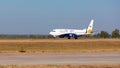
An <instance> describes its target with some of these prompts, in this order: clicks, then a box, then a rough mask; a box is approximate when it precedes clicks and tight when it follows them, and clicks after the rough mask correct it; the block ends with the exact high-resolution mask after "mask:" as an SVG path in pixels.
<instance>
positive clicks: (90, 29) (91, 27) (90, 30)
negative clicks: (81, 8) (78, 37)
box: [87, 20, 94, 34]
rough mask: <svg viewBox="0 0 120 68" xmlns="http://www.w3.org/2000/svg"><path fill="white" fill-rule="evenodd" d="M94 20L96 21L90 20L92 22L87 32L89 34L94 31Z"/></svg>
mask: <svg viewBox="0 0 120 68" xmlns="http://www.w3.org/2000/svg"><path fill="white" fill-rule="evenodd" d="M93 22H94V20H91V22H90V24H89V26H88V29H87V33H88V34H92V33H93V30H92V29H93Z"/></svg>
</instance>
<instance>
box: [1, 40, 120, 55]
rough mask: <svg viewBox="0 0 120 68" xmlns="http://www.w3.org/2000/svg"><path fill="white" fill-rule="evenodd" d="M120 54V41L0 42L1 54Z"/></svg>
mask: <svg viewBox="0 0 120 68" xmlns="http://www.w3.org/2000/svg"><path fill="white" fill-rule="evenodd" d="M19 52H26V53H36V52H39V53H48V52H120V39H79V40H74V39H71V40H67V39H37V40H35V39H27V40H0V53H19Z"/></svg>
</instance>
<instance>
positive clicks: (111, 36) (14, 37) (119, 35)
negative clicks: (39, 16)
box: [0, 29, 120, 39]
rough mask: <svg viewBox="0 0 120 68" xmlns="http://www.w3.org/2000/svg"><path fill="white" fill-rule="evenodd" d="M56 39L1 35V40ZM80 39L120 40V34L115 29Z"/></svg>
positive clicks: (49, 36) (37, 36)
mask: <svg viewBox="0 0 120 68" xmlns="http://www.w3.org/2000/svg"><path fill="white" fill-rule="evenodd" d="M49 38H54V37H53V36H51V35H35V34H32V35H18V34H16V35H9V34H0V39H49ZM79 38H120V32H119V30H118V29H115V30H114V31H112V33H111V34H109V33H108V32H107V31H101V32H99V33H97V34H93V35H89V36H83V37H79Z"/></svg>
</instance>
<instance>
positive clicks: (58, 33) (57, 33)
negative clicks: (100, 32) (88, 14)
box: [50, 20, 94, 39]
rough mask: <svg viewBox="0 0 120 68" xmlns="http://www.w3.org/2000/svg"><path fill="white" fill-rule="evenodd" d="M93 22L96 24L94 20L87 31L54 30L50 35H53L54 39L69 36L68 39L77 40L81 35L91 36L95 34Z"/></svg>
mask: <svg viewBox="0 0 120 68" xmlns="http://www.w3.org/2000/svg"><path fill="white" fill-rule="evenodd" d="M93 22H94V20H91V22H90V24H89V26H88V28H87V29H83V30H79V29H53V31H51V32H50V35H52V36H54V37H57V36H59V37H64V36H68V38H70V37H74V38H76V39H77V37H78V36H79V35H89V34H92V33H93V31H92V28H93Z"/></svg>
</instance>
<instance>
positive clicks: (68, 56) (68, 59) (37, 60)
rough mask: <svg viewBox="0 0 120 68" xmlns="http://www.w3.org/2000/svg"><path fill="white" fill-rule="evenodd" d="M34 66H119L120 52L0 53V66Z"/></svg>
mask: <svg viewBox="0 0 120 68" xmlns="http://www.w3.org/2000/svg"><path fill="white" fill-rule="evenodd" d="M36 64H57V65H62V64H79V65H80V64H120V52H111V53H109V52H108V53H107V52H106V53H104V52H100V53H32V54H31V53H30V54H29V53H0V65H36Z"/></svg>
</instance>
